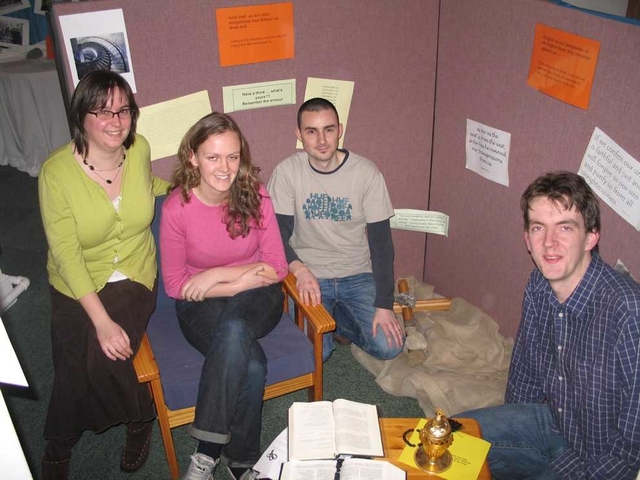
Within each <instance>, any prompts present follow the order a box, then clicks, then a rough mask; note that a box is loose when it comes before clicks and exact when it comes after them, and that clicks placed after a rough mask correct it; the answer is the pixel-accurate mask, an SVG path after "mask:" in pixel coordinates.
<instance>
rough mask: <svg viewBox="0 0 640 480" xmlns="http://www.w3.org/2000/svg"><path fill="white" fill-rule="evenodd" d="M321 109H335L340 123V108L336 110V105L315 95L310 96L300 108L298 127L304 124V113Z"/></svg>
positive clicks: (334, 111)
mask: <svg viewBox="0 0 640 480" xmlns="http://www.w3.org/2000/svg"><path fill="white" fill-rule="evenodd" d="M321 110H333V113H335V114H336V118H337V119H338V123H340V116H339V115H338V110H336V106H335V105H334V104H333V103H331V102H330V101H329V100H327V99H326V98H321V97H315V98H310V99H309V100H307V101H306V102H304V103H303V104H302V105H300V108H299V109H298V128H300V125H301V124H302V114H303V113H304V112H319V111H321Z"/></svg>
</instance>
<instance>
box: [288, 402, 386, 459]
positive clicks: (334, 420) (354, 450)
mask: <svg viewBox="0 0 640 480" xmlns="http://www.w3.org/2000/svg"><path fill="white" fill-rule="evenodd" d="M340 454H348V455H365V456H373V457H382V456H384V453H383V450H382V439H381V437H380V424H379V423H378V412H377V410H376V407H375V405H368V404H366V403H358V402H351V401H349V400H335V401H333V402H312V403H301V402H294V403H293V405H291V407H290V408H289V460H320V459H333V458H335V457H336V456H338V455H340Z"/></svg>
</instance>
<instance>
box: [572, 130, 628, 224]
mask: <svg viewBox="0 0 640 480" xmlns="http://www.w3.org/2000/svg"><path fill="white" fill-rule="evenodd" d="M578 174H579V175H580V176H582V177H583V178H584V179H585V180H586V181H587V183H588V184H589V186H590V187H591V188H592V189H593V190H594V192H596V194H597V195H598V196H599V197H600V198H601V199H602V200H604V201H605V202H606V204H607V205H609V206H610V207H611V208H612V209H613V210H614V211H615V212H616V213H617V214H618V215H620V216H621V217H622V218H624V219H625V220H626V221H627V222H629V223H630V224H631V225H633V227H634V228H635V229H636V230H638V231H640V162H638V161H637V160H635V159H634V158H633V157H632V156H631V155H629V154H628V153H627V152H625V151H624V150H623V149H622V148H621V147H620V146H619V145H618V144H617V143H616V142H614V141H613V140H612V139H611V138H609V136H608V135H607V134H606V133H604V132H603V131H602V130H600V129H599V128H598V127H596V128H595V130H594V131H593V134H592V135H591V140H590V141H589V145H587V151H586V152H585V153H584V157H583V158H582V163H581V164H580V170H578Z"/></svg>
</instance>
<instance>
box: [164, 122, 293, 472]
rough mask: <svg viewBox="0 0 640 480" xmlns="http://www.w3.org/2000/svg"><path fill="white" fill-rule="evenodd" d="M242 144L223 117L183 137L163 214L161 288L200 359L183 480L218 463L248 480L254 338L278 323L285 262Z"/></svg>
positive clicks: (257, 388)
mask: <svg viewBox="0 0 640 480" xmlns="http://www.w3.org/2000/svg"><path fill="white" fill-rule="evenodd" d="M258 171H259V169H258V168H257V167H255V166H253V165H252V164H251V154H250V152H249V145H248V144H247V142H246V140H245V138H244V136H243V135H242V133H241V131H240V129H239V128H238V125H237V124H236V123H235V122H234V121H233V119H232V118H231V117H229V116H227V115H224V114H220V113H212V114H210V115H207V116H206V117H204V118H202V119H201V120H199V121H198V122H197V123H196V124H195V125H194V126H193V127H191V129H190V130H189V131H188V132H187V134H186V135H185V137H184V138H183V140H182V143H181V145H180V150H179V152H178V163H177V165H176V167H175V170H174V174H173V175H174V176H173V185H172V189H173V191H172V192H171V193H170V195H169V196H168V197H167V199H166V200H165V202H164V205H163V208H162V219H161V223H160V254H161V263H162V275H163V279H164V285H165V289H166V291H167V294H168V295H169V296H170V297H173V298H175V299H176V310H177V313H178V318H179V322H180V328H181V329H182V332H183V333H184V336H185V338H186V339H187V340H188V341H189V343H190V344H191V345H193V346H194V347H195V348H196V349H198V350H199V351H200V352H201V353H202V354H203V355H204V356H205V363H204V366H203V369H202V375H201V377H200V388H199V392H198V400H197V403H196V414H195V420H194V422H193V424H192V425H191V426H190V434H191V435H192V436H193V437H194V438H196V439H197V440H198V441H199V442H198V447H197V451H196V453H195V454H194V455H192V456H191V465H190V466H189V470H188V472H187V473H186V475H185V476H184V477H183V479H188V480H189V479H196V478H197V479H200V478H206V479H208V478H213V473H214V471H215V468H216V466H217V464H218V462H219V459H220V455H221V454H224V455H225V457H226V458H227V466H228V467H229V469H230V472H231V474H232V475H233V477H234V478H236V479H240V478H242V479H243V480H245V479H251V478H254V477H253V476H252V475H253V473H252V470H251V467H252V466H253V464H254V463H255V462H256V461H257V460H258V458H259V456H260V430H261V426H262V424H261V411H262V397H263V395H264V383H265V378H266V370H267V366H266V365H267V362H266V358H265V356H264V352H263V351H262V348H261V347H260V344H259V343H258V341H257V340H258V339H259V338H261V337H263V336H265V335H267V334H268V333H269V332H270V331H271V330H272V329H273V328H274V327H275V326H276V324H277V323H278V321H279V320H280V317H281V315H282V306H283V294H282V291H281V288H280V285H279V281H280V280H282V279H283V278H284V277H285V276H286V274H287V262H286V259H285V255H284V248H283V246H282V240H281V237H280V231H279V229H278V224H277V221H276V217H275V213H274V210H273V205H272V204H271V199H270V198H269V196H268V193H267V191H266V189H265V188H264V186H262V185H261V184H260V183H259V181H258V176H257V174H258Z"/></svg>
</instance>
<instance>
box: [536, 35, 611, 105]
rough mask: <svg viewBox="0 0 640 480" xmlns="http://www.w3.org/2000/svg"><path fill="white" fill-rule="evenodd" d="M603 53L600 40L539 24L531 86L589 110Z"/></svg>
mask: <svg viewBox="0 0 640 480" xmlns="http://www.w3.org/2000/svg"><path fill="white" fill-rule="evenodd" d="M599 53H600V42H598V41H597V40H591V39H590V38H585V37H581V36H579V35H574V34H573V33H569V32H565V31H563V30H558V29H556V28H551V27H547V26H546V25H541V24H538V25H536V35H535V38H534V41H533V52H532V54H531V63H530V65H529V79H528V81H527V83H528V84H529V86H530V87H532V88H535V89H536V90H539V91H541V92H542V93H546V94H547V95H551V96H552V97H555V98H557V99H558V100H562V101H563V102H566V103H568V104H570V105H574V106H576V107H580V108H583V109H585V110H586V109H587V108H589V99H590V97H591V87H592V85H593V77H594V75H595V72H596V63H597V62H598V54H599Z"/></svg>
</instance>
